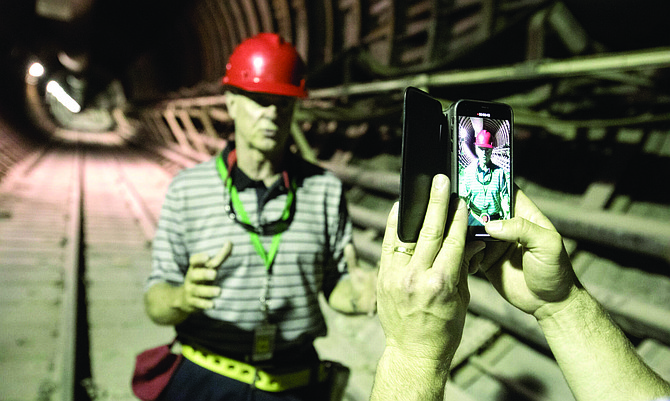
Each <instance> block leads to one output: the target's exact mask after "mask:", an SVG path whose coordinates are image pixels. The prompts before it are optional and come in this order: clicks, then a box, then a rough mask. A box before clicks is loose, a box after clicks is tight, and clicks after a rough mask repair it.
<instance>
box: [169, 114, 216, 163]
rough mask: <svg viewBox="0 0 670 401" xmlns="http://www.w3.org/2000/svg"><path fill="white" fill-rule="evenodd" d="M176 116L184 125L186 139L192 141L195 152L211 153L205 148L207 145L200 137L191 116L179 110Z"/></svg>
mask: <svg viewBox="0 0 670 401" xmlns="http://www.w3.org/2000/svg"><path fill="white" fill-rule="evenodd" d="M175 115H176V116H177V117H179V119H180V120H181V122H182V124H183V125H184V128H186V132H185V134H186V138H187V139H188V140H189V141H190V143H192V144H193V147H194V148H195V150H196V151H198V152H199V153H205V154H208V153H209V151H208V150H207V148H206V147H205V144H204V143H203V141H202V138H201V137H200V133H199V132H198V130H197V129H196V128H195V125H193V121H192V120H191V116H190V115H189V113H188V111H187V110H185V109H179V110H177V111H176V112H175Z"/></svg>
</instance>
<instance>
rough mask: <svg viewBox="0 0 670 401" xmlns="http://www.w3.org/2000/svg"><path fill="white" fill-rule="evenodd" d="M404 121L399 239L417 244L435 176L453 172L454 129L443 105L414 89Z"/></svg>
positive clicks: (408, 93) (406, 104)
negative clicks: (451, 155) (451, 127)
mask: <svg viewBox="0 0 670 401" xmlns="http://www.w3.org/2000/svg"><path fill="white" fill-rule="evenodd" d="M402 119H403V122H402V150H401V153H402V156H401V157H402V167H401V170H400V201H399V216H398V238H400V240H401V241H403V242H416V241H417V239H418V238H419V231H421V226H422V225H423V218H424V216H425V215H426V209H427V208H428V199H429V198H430V188H431V184H432V181H433V177H434V176H435V174H438V173H441V174H445V175H447V176H449V173H450V169H451V158H450V151H451V148H450V142H451V140H450V130H449V127H448V121H447V118H446V115H445V113H444V110H443V107H442V103H440V101H439V100H437V99H435V98H433V97H431V96H430V95H428V93H426V92H424V91H422V90H420V89H418V88H415V87H411V86H410V87H408V88H406V89H405V94H404V99H403V114H402Z"/></svg>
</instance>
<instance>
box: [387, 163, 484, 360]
mask: <svg viewBox="0 0 670 401" xmlns="http://www.w3.org/2000/svg"><path fill="white" fill-rule="evenodd" d="M449 198H450V184H449V179H448V178H447V177H446V176H444V175H438V176H436V177H435V179H434V180H433V187H432V189H431V195H430V202H429V204H428V209H427V211H426V216H425V218H424V223H423V227H422V228H421V232H420V234H419V239H418V242H417V243H416V244H405V243H402V242H401V241H400V240H399V239H398V236H397V223H398V209H397V205H396V206H394V208H393V210H392V211H391V213H390V215H389V218H388V222H387V225H386V232H385V234H384V241H383V244H382V255H381V262H380V271H379V280H378V284H377V287H378V289H377V293H378V312H379V319H380V321H381V324H382V327H383V329H384V333H385V334H386V345H387V347H392V348H396V349H398V350H399V351H401V352H403V353H406V354H407V355H414V356H418V357H425V358H430V359H436V360H439V361H441V362H442V363H446V364H447V366H448V364H449V363H450V361H451V357H452V356H453V353H454V352H455V351H456V348H457V347H458V343H459V342H460V339H461V335H462V331H463V324H464V322H465V314H466V309H467V305H468V302H469V301H470V293H469V291H468V287H467V274H468V271H467V268H465V269H461V263H462V260H463V255H464V248H465V233H466V228H467V221H468V215H467V208H466V206H465V203H464V202H463V201H462V200H459V201H458V202H457V203H455V204H452V205H450V204H449ZM445 227H446V228H447V235H446V236H445ZM476 246H479V249H474V250H472V249H471V252H469V255H468V257H471V256H472V255H473V254H474V253H476V251H478V250H480V249H481V247H482V246H483V245H482V244H478V245H476ZM399 247H404V248H406V249H411V250H414V254H413V255H409V254H406V253H402V252H399V251H398V250H399ZM400 250H402V248H400Z"/></svg>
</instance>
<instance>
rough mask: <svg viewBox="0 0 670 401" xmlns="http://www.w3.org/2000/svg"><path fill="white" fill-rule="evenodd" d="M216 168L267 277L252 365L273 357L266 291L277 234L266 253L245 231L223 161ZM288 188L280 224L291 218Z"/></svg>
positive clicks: (272, 330) (272, 329) (274, 330)
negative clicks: (261, 318) (263, 265)
mask: <svg viewBox="0 0 670 401" xmlns="http://www.w3.org/2000/svg"><path fill="white" fill-rule="evenodd" d="M217 169H218V171H219V173H220V175H221V178H222V179H223V181H224V182H225V183H226V188H227V189H228V192H229V193H230V196H231V201H232V209H233V210H231V211H232V212H234V213H236V214H238V215H239V217H240V220H241V223H243V226H244V227H245V229H247V231H248V232H249V238H250V240H251V243H252V245H253V246H254V249H255V250H256V253H258V255H259V256H260V257H261V259H263V262H264V264H265V269H266V272H267V275H266V279H265V284H264V286H263V293H262V294H261V297H260V304H261V313H262V314H263V322H262V323H261V324H259V325H258V326H257V327H256V328H255V329H254V342H253V348H252V353H251V359H252V360H253V361H254V362H259V361H266V360H269V359H272V356H273V355H274V351H275V345H276V343H277V329H278V327H277V325H276V324H273V323H270V321H269V310H268V295H269V292H270V282H271V279H272V264H273V262H274V259H275V256H276V255H277V251H278V250H279V243H280V241H281V232H278V233H275V234H274V235H273V236H272V244H271V245H270V250H269V251H268V252H266V250H265V248H264V247H263V245H262V244H261V241H260V238H259V235H258V232H255V231H253V230H249V229H248V228H247V227H249V226H250V221H249V217H248V216H247V214H246V212H245V210H244V206H243V205H242V202H241V201H240V199H239V196H238V193H237V188H235V186H234V185H233V184H232V179H231V177H230V176H229V175H228V174H226V168H225V165H224V164H223V158H218V159H217ZM291 187H292V189H293V191H289V195H288V197H287V202H286V206H285V208H284V212H283V213H282V221H283V222H285V221H287V220H289V218H290V217H291V216H290V210H291V206H292V204H293V196H294V191H295V188H293V185H291Z"/></svg>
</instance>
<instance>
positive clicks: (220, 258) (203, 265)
mask: <svg viewBox="0 0 670 401" xmlns="http://www.w3.org/2000/svg"><path fill="white" fill-rule="evenodd" d="M232 249H233V244H232V243H231V242H230V241H228V242H226V243H225V244H224V245H223V247H221V249H220V250H219V252H218V253H217V254H216V255H215V256H214V257H209V256H208V255H206V254H203V253H198V254H195V255H192V256H191V258H190V260H189V267H188V271H187V272H186V277H185V278H184V284H183V285H182V286H181V287H180V290H179V293H178V294H179V296H178V297H177V299H176V300H175V304H174V305H173V306H174V307H176V308H178V309H180V310H182V311H184V312H186V313H193V312H196V311H198V310H205V309H211V308H213V307H214V301H213V299H214V298H216V297H218V296H219V295H221V288H220V287H218V286H215V285H212V283H213V282H214V280H215V279H216V270H217V269H218V267H219V266H221V264H222V263H223V262H224V261H225V260H226V259H228V256H230V253H231V252H232Z"/></svg>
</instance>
